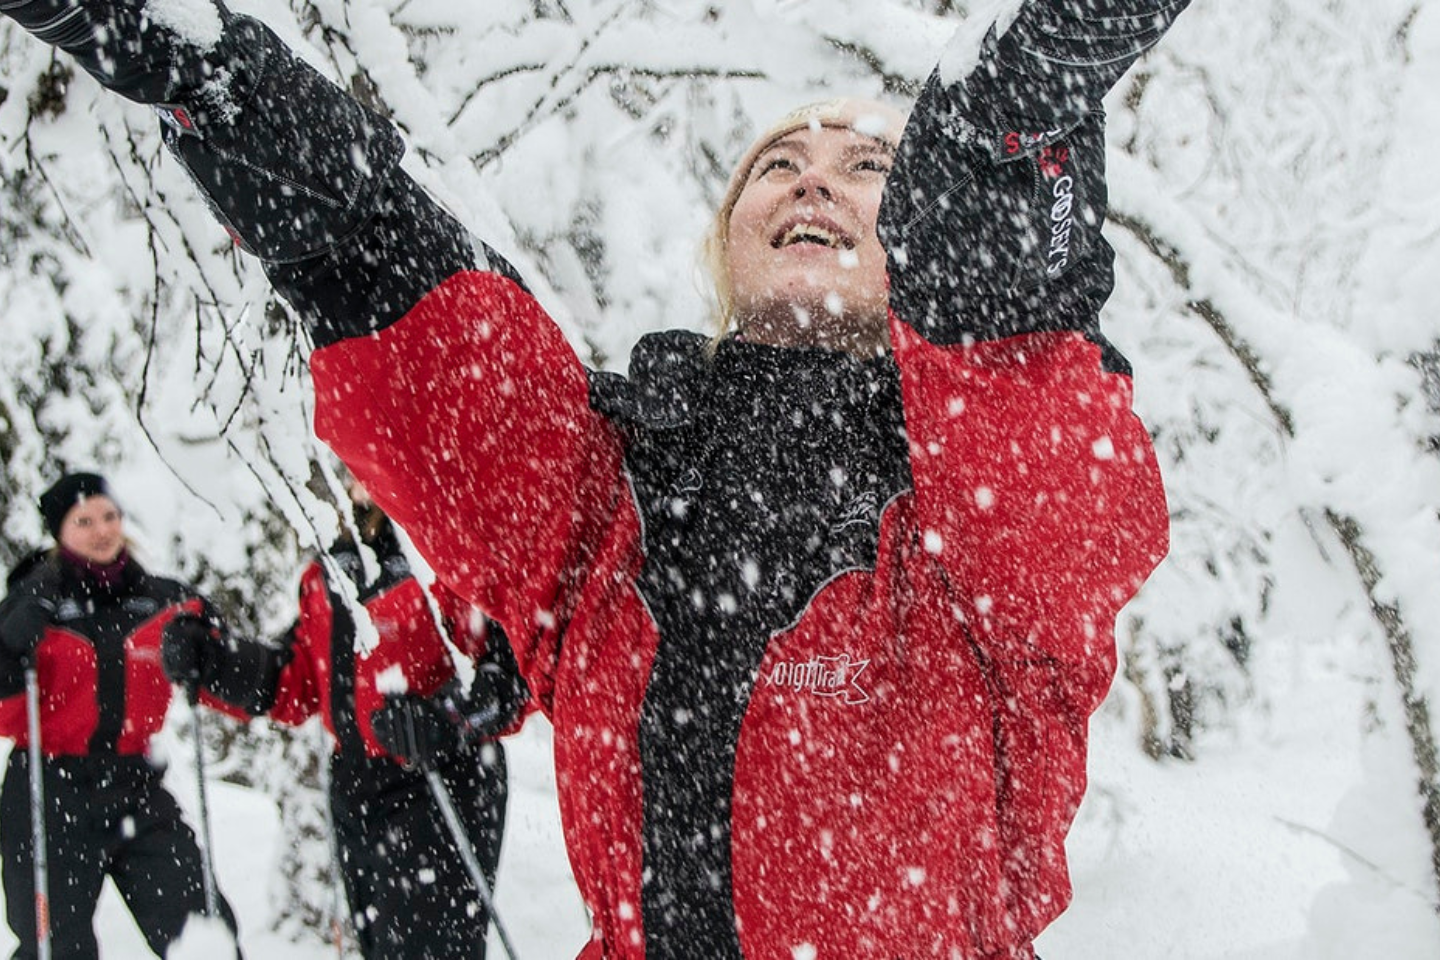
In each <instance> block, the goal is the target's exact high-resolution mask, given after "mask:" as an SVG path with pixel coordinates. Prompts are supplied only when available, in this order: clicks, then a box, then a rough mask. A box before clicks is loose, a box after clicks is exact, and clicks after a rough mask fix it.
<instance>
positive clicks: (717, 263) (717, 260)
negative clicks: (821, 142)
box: [700, 97, 906, 348]
mask: <svg viewBox="0 0 1440 960" xmlns="http://www.w3.org/2000/svg"><path fill="white" fill-rule="evenodd" d="M905 119H906V114H905V113H903V112H901V111H900V110H897V109H896V108H895V107H892V106H890V105H889V104H886V103H881V102H880V101H878V100H866V99H862V98H857V97H842V98H839V99H835V100H822V101H820V102H819V103H811V104H807V105H805V106H803V107H801V108H799V109H798V110H792V111H791V112H790V113H787V114H786V115H785V116H783V117H781V118H780V119H779V120H778V121H776V122H775V123H774V124H773V125H771V127H770V128H769V129H767V130H766V131H765V132H764V133H762V134H761V135H760V136H758V137H756V138H755V140H754V142H753V143H751V144H750V146H749V147H748V148H747V149H746V151H745V153H744V155H743V156H741V158H740V162H739V163H737V164H736V165H735V170H734V172H732V173H731V175H730V183H729V185H728V186H726V188H725V196H724V199H722V200H721V201H720V206H719V207H718V208H717V209H716V210H715V216H714V218H713V219H711V221H710V227H709V229H707V230H706V231H705V236H704V239H703V240H702V242H701V245H700V268H701V270H702V271H704V273H705V274H707V275H708V276H709V278H710V283H711V293H712V296H713V303H712V305H711V306H712V310H713V311H714V316H713V317H712V319H713V321H714V324H715V330H716V333H715V337H714V338H713V340H712V341H711V346H712V348H713V347H714V346H715V345H718V344H719V342H720V341H721V340H724V339H725V338H726V337H728V336H730V335H731V334H732V333H734V332H735V329H734V328H735V325H736V318H735V281H734V277H732V276H731V274H730V257H729V249H728V248H729V245H730V216H731V214H733V213H734V212H735V203H736V201H738V200H739V199H740V194H741V193H742V192H744V190H745V185H746V184H747V183H748V182H749V180H750V171H751V169H752V168H754V166H755V161H756V160H758V159H759V158H760V154H761V153H763V152H764V151H765V149H766V148H767V147H769V146H770V145H771V144H772V143H774V142H775V141H776V140H779V139H780V138H781V137H786V136H789V135H790V134H792V133H794V132H795V131H796V130H801V129H804V128H806V127H809V128H811V129H819V128H821V127H838V128H842V129H846V130H854V131H855V132H857V133H862V134H864V135H866V136H868V137H873V138H875V139H876V140H881V141H883V142H885V143H888V144H890V145H891V146H894V145H896V144H898V143H899V142H900V134H901V132H902V131H903V130H904V129H905Z"/></svg>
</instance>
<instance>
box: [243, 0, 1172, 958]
mask: <svg viewBox="0 0 1440 960" xmlns="http://www.w3.org/2000/svg"><path fill="white" fill-rule="evenodd" d="M1184 6H1185V0H1172V2H1164V0H1149V2H1141V0H1101V2H1096V3H1082V4H1071V5H1059V4H1036V3H1031V4H1026V5H1025V6H1024V8H1023V9H1022V11H1021V13H1020V15H1019V18H1018V19H1017V20H1016V21H1015V24H1014V25H1013V26H1012V27H1011V29H1010V30H1009V31H1008V32H1007V33H1005V34H1004V35H1002V36H1000V37H998V38H997V37H996V36H995V34H994V33H992V34H991V36H990V37H989V39H988V40H987V43H986V45H985V48H984V50H983V51H982V60H981V66H980V67H979V68H978V69H977V70H976V71H975V72H974V73H973V74H972V75H971V76H970V77H969V78H968V79H967V80H966V81H965V82H963V83H961V82H955V81H949V80H946V79H945V78H943V77H941V76H940V75H939V74H938V73H937V75H936V76H935V77H934V78H932V79H931V81H930V83H929V84H928V85H927V87H926V89H925V92H924V94H923V95H922V97H921V98H920V101H919V103H918V104H917V105H916V107H915V109H914V113H913V114H912V117H911V120H910V123H909V126H908V127H907V130H906V133H905V137H904V139H903V141H902V143H901V145H900V148H899V151H898V155H897V157H896V163H895V167H894V169H893V171H892V173H891V174H890V178H889V181H888V186H887V190H886V194H885V199H884V202H883V204H882V208H881V214H880V223H879V226H878V228H879V234H880V238H881V240H882V241H883V242H884V244H885V246H886V248H887V252H888V254H889V267H890V283H891V301H890V302H891V322H890V332H891V340H892V347H893V351H892V353H891V355H889V356H887V357H885V358H883V359H876V360H874V361H870V362H862V361H858V360H856V359H853V358H851V357H849V356H847V355H843V354H838V353H828V352H823V351H811V350H798V349H784V350H777V349H773V348H768V347H762V346H755V345H748V344H744V343H740V342H736V341H734V340H730V341H726V342H724V343H721V344H720V345H719V346H718V349H716V350H715V352H714V354H713V356H712V355H711V354H710V353H709V352H708V351H707V350H706V346H705V343H704V341H703V340H702V339H701V338H700V337H698V336H696V335H692V334H684V333H678V334H664V335H659V336H654V337H647V338H645V339H644V340H643V341H642V342H641V343H640V345H639V346H638V347H637V348H636V350H635V353H634V355H633V357H632V360H631V367H630V374H629V376H628V377H624V378H622V377H617V376H610V375H599V374H591V373H589V372H587V371H586V370H585V369H584V368H583V366H582V365H581V364H580V362H579V361H578V359H577V358H576V356H575V353H574V351H573V350H572V349H571V347H570V346H569V344H568V343H567V342H566V340H565V338H564V337H563V336H562V335H561V333H560V331H559V330H558V329H557V327H556V326H555V324H554V323H552V322H551V320H550V319H549V317H548V316H547V315H546V314H545V311H544V310H543V308H542V307H541V306H540V304H539V303H538V302H537V301H536V299H535V298H534V297H533V296H532V295H531V293H530V292H529V291H528V290H527V288H526V287H525V286H524V284H523V282H521V281H520V280H519V279H518V277H517V276H516V275H515V272H514V270H513V269H512V268H510V267H509V266H508V265H507V264H505V263H504V262H503V261H501V260H500V259H499V258H498V257H495V256H494V255H493V253H491V252H490V251H488V250H486V249H484V248H483V247H481V248H478V252H477V248H476V247H474V246H472V245H471V244H470V242H469V241H468V240H467V238H466V237H465V236H464V234H463V231H461V230H460V229H459V228H458V227H457V226H456V225H455V223H454V222H453V221H452V220H451V219H450V218H448V217H447V216H446V215H445V214H444V213H443V212H442V211H440V210H439V208H438V207H436V206H435V205H434V204H433V203H432V202H431V201H429V200H428V199H427V198H426V197H425V196H424V195H423V193H422V192H421V191H419V190H418V188H416V187H415V186H414V184H413V183H412V182H411V181H409V180H408V179H407V178H406V177H405V176H404V175H403V174H398V173H397V174H396V175H395V176H394V177H393V178H392V179H391V180H390V181H389V182H388V183H387V184H386V185H385V187H384V189H383V190H382V191H381V193H380V195H379V196H378V199H377V202H376V205H375V213H374V216H373V217H372V218H371V219H370V220H369V222H368V223H367V225H366V227H365V228H364V230H362V231H361V232H360V233H358V234H355V235H352V236H349V237H347V238H346V239H345V240H344V242H341V243H338V244H336V245H334V246H333V247H332V248H331V249H329V250H328V251H327V252H326V253H325V254H323V255H322V256H321V257H319V258H316V259H314V260H307V261H304V262H302V263H298V264H296V263H285V262H282V261H283V258H281V257H279V256H277V257H276V258H275V259H273V260H272V261H271V262H269V263H267V270H268V272H269V273H270V276H271V278H272V281H273V282H274V283H275V285H276V286H277V288H278V289H279V290H280V291H281V292H282V293H284V295H285V296H287V297H288V298H289V299H290V300H291V301H292V302H293V303H294V304H295V305H296V306H297V307H298V308H299V309H300V310H301V311H302V312H304V313H306V314H307V315H308V316H309V317H310V318H311V320H312V321H313V323H314V330H315V335H316V337H317V341H318V343H319V344H320V349H318V350H317V351H316V352H315V354H314V356H313V358H312V373H313V378H314V383H315V388H316V393H317V409H316V429H317V432H318V433H319V434H320V435H321V436H322V437H323V438H325V439H326V440H327V441H328V442H329V443H330V444H331V446H332V447H333V448H334V449H335V450H336V451H337V453H339V454H340V456H341V457H342V458H343V459H344V460H345V462H346V463H347V464H348V465H349V466H350V468H351V469H352V470H353V471H354V473H355V474H356V476H357V477H359V478H360V479H361V481H362V482H363V483H364V485H365V487H366V489H367V490H369V491H370V493H371V494H372V495H373V496H374V497H375V499H376V501H377V502H378V503H379V504H381V506H382V507H383V508H384V509H385V510H386V512H387V513H388V514H390V515H391V516H392V517H393V518H395V520H396V521H397V522H398V523H400V524H401V525H402V526H403V527H404V528H405V529H406V530H407V531H408V532H409V533H410V534H411V535H412V537H413V538H414V540H415V542H416V544H417V545H418V546H419V548H420V550H421V552H422V553H423V554H424V555H425V557H426V558H427V560H428V562H429V563H430V564H431V565H432V566H433V567H434V569H435V570H436V572H437V574H438V575H439V576H440V578H441V579H442V580H444V582H445V583H446V584H447V585H448V586H450V587H451V588H452V589H454V590H455V591H456V592H457V593H458V594H460V595H461V596H463V597H464V598H466V599H467V600H469V601H472V602H474V603H476V604H478V605H479V606H481V607H482V608H484V609H485V610H486V611H487V612H488V613H489V614H490V615H491V616H493V617H495V618H496V619H497V620H499V621H500V622H501V623H502V624H503V625H504V627H505V630H506V632H507V634H508V635H509V637H510V639H511V642H512V644H513V646H514V648H515V650H516V654H517V657H518V659H519V662H520V666H521V669H522V671H523V672H524V673H525V675H526V678H527V680H528V681H529V683H530V685H531V688H532V691H533V692H534V694H535V695H536V696H537V697H538V699H539V702H540V703H541V705H542V706H543V708H544V709H545V710H546V712H547V713H548V715H549V716H550V719H551V720H552V722H553V723H554V727H555V753H556V765H557V772H558V781H559V789H560V804H561V813H562V817H563V821H564V827H565V833H566V841H567V845H568V848H569V852H570V858H571V862H572V863H573V865H574V869H575V873H576V878H577V880H578V882H579V885H580V889H581V891H582V893H583V895H584V897H585V899H586V902H587V904H588V905H589V907H590V910H591V912H592V915H593V918H594V932H593V939H592V941H591V942H590V944H589V946H588V947H587V948H586V950H585V952H584V956H585V957H586V958H587V960H593V958H601V957H605V958H619V957H625V958H630V957H635V958H638V957H647V958H652V960H653V958H693V957H706V958H707V960H708V958H739V957H745V958H750V960H792V958H794V957H797V956H814V957H825V958H829V957H884V958H891V957H905V958H912V960H913V958H919V957H947V958H952V957H958V958H967V960H974V958H986V960H993V958H1029V957H1030V956H1031V955H1032V950H1031V947H1030V943H1031V941H1032V940H1033V938H1034V937H1035V936H1036V934H1038V933H1039V932H1040V930H1042V929H1043V928H1044V927H1045V925H1046V924H1047V923H1049V922H1050V921H1051V920H1052V919H1053V918H1054V917H1055V916H1056V915H1057V914H1059V912H1060V911H1061V910H1062V909H1064V907H1065V905H1066V903H1067V902H1068V899H1069V896H1070V887H1069V880H1068V876H1067V869H1066V863H1065V852H1064V839H1065V835H1066V832H1067V830H1068V828H1069V826H1070V823H1071V820H1072V818H1073V816H1074V814H1075V811H1076V808H1077V806H1078V804H1079V801H1080V798H1081V796H1082V794H1083V792H1084V789H1085V753H1086V736H1087V724H1088V718H1089V716H1090V714H1091V713H1092V711H1094V710H1095V708H1096V707H1097V705H1098V704H1099V703H1100V702H1101V699H1102V698H1103V697H1104V695H1105V693H1106V690H1107V687H1108V685H1109V683H1110V680H1111V677H1112V675H1113V671H1114V668H1115V644H1114V627H1115V618H1116V615H1117V612H1118V611H1119V609H1120V608H1121V607H1122V606H1123V605H1124V604H1125V603H1126V602H1127V601H1128V600H1129V598H1130V597H1131V596H1132V595H1133V594H1134V592H1135V591H1136V589H1137V588H1138V587H1139V585H1140V584H1141V582H1142V581H1143V580H1144V579H1145V578H1146V576H1147V575H1148V574H1149V573H1150V571H1151V570H1152V569H1153V568H1154V566H1155V565H1156V563H1158V562H1159V560H1160V558H1161V557H1162V556H1163V555H1164V553H1165V551H1166V549H1167V529H1168V527H1167V520H1168V518H1167V512H1166V506H1165V499H1164V494H1163V491H1162V487H1161V482H1160V476H1159V472H1158V469H1157V466H1156V461H1155V457H1154V454H1153V450H1152V448H1151V444H1150V439H1149V436H1148V435H1147V433H1146V431H1145V429H1144V427H1143V425H1142V424H1141V423H1140V422H1139V420H1138V419H1137V418H1136V417H1135V415H1134V414H1133V413H1132V412H1131V381H1130V379H1129V377H1128V368H1127V366H1126V365H1125V363H1124V360H1123V358H1121V357H1120V356H1119V355H1118V353H1116V352H1115V351H1114V350H1113V349H1112V348H1111V347H1110V346H1109V345H1108V344H1107V343H1105V341H1104V339H1103V337H1101V335H1100V332H1099V326H1098V323H1099V312H1100V308H1101V305H1102V304H1103V303H1104V301H1105V299H1106V297H1107V296H1108V294H1109V292H1110V289H1111V285H1112V269H1111V264H1112V261H1113V253H1112V251H1111V250H1110V249H1109V247H1108V246H1107V245H1106V244H1105V242H1104V240H1103V238H1102V237H1101V235H1100V231H1099V227H1100V225H1101V223H1102V222H1103V220H1104V215H1105V199H1106V198H1105V180H1104V139H1103V129H1102V115H1101V111H1100V108H1099V99H1100V97H1101V96H1102V95H1103V94H1104V93H1105V92H1106V91H1107V90H1108V89H1109V88H1110V86H1111V85H1112V84H1113V83H1114V82H1115V80H1116V79H1117V78H1118V77H1119V76H1120V75H1121V74H1122V73H1123V72H1124V70H1125V69H1126V68H1127V67H1128V66H1129V64H1130V63H1131V62H1133V60H1134V58H1135V57H1136V56H1138V54H1139V53H1140V52H1141V51H1142V50H1143V49H1145V47H1147V46H1148V45H1149V44H1151V43H1153V42H1154V41H1155V40H1156V39H1158V37H1159V36H1160V34H1162V33H1163V32H1164V30H1165V29H1166V27H1167V26H1168V24H1169V22H1170V21H1171V20H1172V19H1173V18H1174V17H1175V16H1176V15H1178V13H1179V12H1180V11H1181V10H1182V9H1183V8H1184ZM262 255H263V251H262Z"/></svg>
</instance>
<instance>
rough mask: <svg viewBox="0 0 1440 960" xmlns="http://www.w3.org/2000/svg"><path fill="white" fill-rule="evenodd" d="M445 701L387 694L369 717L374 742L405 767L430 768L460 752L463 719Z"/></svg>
mask: <svg viewBox="0 0 1440 960" xmlns="http://www.w3.org/2000/svg"><path fill="white" fill-rule="evenodd" d="M447 704H449V701H448V699H447V698H432V697H423V696H420V695H419V694H415V693H400V694H395V693H387V694H386V695H385V705H384V706H382V707H381V708H380V709H378V710H376V711H375V712H374V713H372V714H371V715H370V726H371V727H372V728H373V729H374V731H375V739H376V741H377V742H379V744H380V746H382V747H384V748H385V751H386V752H387V753H389V754H390V755H391V756H394V757H396V758H398V759H399V760H400V762H402V763H404V764H405V765H406V766H407V767H429V766H432V765H434V763H435V762H436V761H437V760H439V759H441V758H443V757H445V756H447V755H449V754H452V753H454V752H455V751H456V750H458V749H460V747H461V745H462V744H463V743H464V738H463V736H462V732H463V731H462V727H461V723H462V721H463V717H462V716H461V715H460V714H459V713H458V712H457V711H455V710H454V708H453V704H449V705H447Z"/></svg>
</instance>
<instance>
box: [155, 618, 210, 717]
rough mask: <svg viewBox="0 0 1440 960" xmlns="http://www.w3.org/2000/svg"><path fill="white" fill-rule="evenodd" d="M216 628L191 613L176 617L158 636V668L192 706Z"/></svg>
mask: <svg viewBox="0 0 1440 960" xmlns="http://www.w3.org/2000/svg"><path fill="white" fill-rule="evenodd" d="M219 640H220V628H219V627H218V626H217V625H215V624H214V623H213V622H211V621H210V620H208V619H206V618H205V617H202V616H200V615H198V614H194V613H177V614H176V615H175V617H174V618H173V619H172V620H171V621H170V622H169V623H167V624H165V629H164V630H162V631H161V633H160V666H161V668H163V669H164V671H165V676H166V677H168V678H169V679H170V682H171V683H178V684H179V685H180V686H181V687H183V688H184V689H185V693H186V694H187V695H188V696H189V697H190V702H191V703H194V702H195V700H196V698H197V697H199V695H200V687H201V685H202V684H203V683H204V680H205V675H206V673H207V672H208V670H209V669H210V661H211V659H212V656H211V654H212V652H213V649H214V645H215V644H216V643H218V642H219Z"/></svg>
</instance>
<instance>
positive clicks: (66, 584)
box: [0, 556, 216, 757]
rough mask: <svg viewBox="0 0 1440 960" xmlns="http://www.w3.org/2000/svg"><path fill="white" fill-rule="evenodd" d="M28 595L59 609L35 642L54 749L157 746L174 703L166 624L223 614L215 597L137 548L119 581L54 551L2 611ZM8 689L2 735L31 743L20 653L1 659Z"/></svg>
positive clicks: (83, 751)
mask: <svg viewBox="0 0 1440 960" xmlns="http://www.w3.org/2000/svg"><path fill="white" fill-rule="evenodd" d="M24 595H31V596H37V597H40V598H41V599H43V600H45V601H47V602H48V603H49V604H50V605H51V606H52V607H53V609H54V610H55V613H54V616H53V622H52V623H51V624H50V626H49V627H48V628H47V630H46V632H45V636H44V638H43V639H42V640H41V641H40V645H39V646H38V647H37V648H36V652H35V666H36V673H37V677H38V680H39V685H40V742H41V747H42V749H43V751H44V754H45V755H46V756H52V757H53V756H97V755H116V754H121V755H136V754H145V753H147V752H148V750H149V746H150V738H151V737H153V736H154V735H155V734H156V733H158V732H159V730H160V728H161V726H162V725H163V724H164V721H165V713H166V711H167V710H168V709H169V707H170V696H171V686H170V682H169V681H168V680H166V679H165V674H164V672H163V671H162V670H161V668H160V633H161V631H162V630H163V629H164V628H165V624H167V623H169V622H170V620H171V618H173V617H174V616H175V615H176V614H177V613H180V612H182V611H184V612H187V613H194V614H198V615H201V616H205V617H208V618H215V616H216V615H215V612H214V611H213V610H212V609H211V607H210V605H209V603H208V602H207V601H206V600H205V599H204V598H202V597H201V596H200V595H199V594H197V593H196V592H195V590H194V589H193V588H191V587H189V586H187V585H185V584H183V583H180V582H178V581H175V580H170V579H166V578H164V577H157V576H153V575H151V574H150V573H147V572H146V571H145V570H144V569H143V568H142V567H141V566H140V564H139V563H138V562H136V560H135V559H134V558H133V557H129V556H127V557H126V558H125V560H124V565H123V568H122V570H121V573H120V576H119V578H118V580H116V581H115V582H114V583H109V584H103V583H101V582H99V581H97V580H96V579H94V578H92V577H90V576H87V575H86V574H85V573H84V572H83V571H82V570H81V569H80V568H79V567H77V566H76V565H74V564H72V563H70V562H68V561H66V560H64V559H62V558H61V557H59V556H50V557H46V558H45V559H43V560H41V561H40V562H39V563H37V564H36V565H35V566H34V567H33V568H32V569H31V570H30V571H29V572H28V574H26V575H24V576H22V577H20V578H18V579H17V581H16V582H15V583H13V584H12V585H11V589H10V591H9V593H8V594H7V596H6V598H5V600H4V602H3V603H0V619H3V617H4V615H5V610H6V608H7V607H8V606H9V605H10V604H12V603H14V602H15V600H17V599H18V598H19V597H21V596H24ZM6 659H7V660H8V659H9V658H6ZM0 694H3V699H0V736H6V737H10V738H11V739H13V740H15V741H16V744H17V746H19V747H25V746H28V745H29V742H30V736H29V728H28V725H27V720H26V713H25V694H24V679H23V672H22V670H21V667H20V665H19V664H18V663H13V664H12V663H6V664H4V665H3V668H0Z"/></svg>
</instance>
